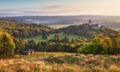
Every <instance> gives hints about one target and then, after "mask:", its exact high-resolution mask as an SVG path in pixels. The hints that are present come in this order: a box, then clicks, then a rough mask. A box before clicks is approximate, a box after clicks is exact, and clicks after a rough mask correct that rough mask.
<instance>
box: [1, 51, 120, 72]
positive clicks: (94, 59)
mask: <svg viewBox="0 0 120 72" xmlns="http://www.w3.org/2000/svg"><path fill="white" fill-rule="evenodd" d="M0 72H120V55H92V54H89V55H84V54H78V53H63V52H38V53H35V54H33V55H16V58H13V59H6V60H0Z"/></svg>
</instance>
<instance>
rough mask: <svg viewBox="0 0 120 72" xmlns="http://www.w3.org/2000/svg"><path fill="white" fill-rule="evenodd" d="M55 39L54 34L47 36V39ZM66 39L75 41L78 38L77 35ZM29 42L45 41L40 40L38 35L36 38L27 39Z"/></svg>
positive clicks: (40, 37)
mask: <svg viewBox="0 0 120 72" xmlns="http://www.w3.org/2000/svg"><path fill="white" fill-rule="evenodd" d="M54 37H55V34H50V35H49V36H48V39H53V38H54ZM68 38H69V39H70V40H71V39H77V38H79V36H77V35H68ZM28 40H29V41H30V40H34V41H35V42H39V41H45V39H42V36H41V35H40V36H36V37H32V38H29V39H28Z"/></svg>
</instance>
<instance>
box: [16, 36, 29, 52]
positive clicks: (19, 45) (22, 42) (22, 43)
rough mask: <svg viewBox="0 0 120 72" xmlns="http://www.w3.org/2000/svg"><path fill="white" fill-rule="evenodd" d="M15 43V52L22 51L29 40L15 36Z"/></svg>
mask: <svg viewBox="0 0 120 72" xmlns="http://www.w3.org/2000/svg"><path fill="white" fill-rule="evenodd" d="M14 43H15V46H16V48H15V53H21V52H22V51H23V50H24V49H25V45H26V43H27V41H26V40H25V39H20V38H15V39H14Z"/></svg>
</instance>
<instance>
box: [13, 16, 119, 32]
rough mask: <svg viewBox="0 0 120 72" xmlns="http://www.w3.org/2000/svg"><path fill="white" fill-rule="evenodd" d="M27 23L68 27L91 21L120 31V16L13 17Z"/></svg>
mask: <svg viewBox="0 0 120 72" xmlns="http://www.w3.org/2000/svg"><path fill="white" fill-rule="evenodd" d="M12 18H14V19H16V20H18V21H22V22H25V23H37V24H41V25H66V24H72V25H73V24H74V25H76V24H77V25H78V24H82V23H87V22H88V20H89V19H91V20H92V23H95V24H96V23H97V24H100V25H104V26H105V27H109V28H111V29H115V30H119V29H120V17H119V16H99V15H98V16H97V15H79V16H20V17H12Z"/></svg>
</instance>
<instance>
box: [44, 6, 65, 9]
mask: <svg viewBox="0 0 120 72" xmlns="http://www.w3.org/2000/svg"><path fill="white" fill-rule="evenodd" d="M63 7H65V6H62V5H50V6H46V7H43V9H58V8H63Z"/></svg>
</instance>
